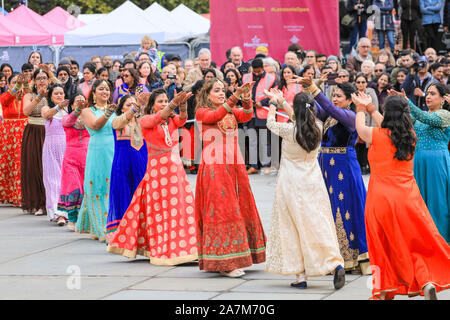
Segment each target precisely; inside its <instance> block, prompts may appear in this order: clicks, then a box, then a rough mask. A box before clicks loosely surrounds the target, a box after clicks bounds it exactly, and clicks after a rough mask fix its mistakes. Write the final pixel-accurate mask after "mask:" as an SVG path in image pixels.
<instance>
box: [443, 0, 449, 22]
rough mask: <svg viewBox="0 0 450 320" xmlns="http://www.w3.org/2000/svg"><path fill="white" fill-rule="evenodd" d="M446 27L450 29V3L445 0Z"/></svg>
mask: <svg viewBox="0 0 450 320" xmlns="http://www.w3.org/2000/svg"><path fill="white" fill-rule="evenodd" d="M444 27H450V1H448V0H445V4H444Z"/></svg>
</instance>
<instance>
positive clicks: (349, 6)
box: [347, 0, 372, 24]
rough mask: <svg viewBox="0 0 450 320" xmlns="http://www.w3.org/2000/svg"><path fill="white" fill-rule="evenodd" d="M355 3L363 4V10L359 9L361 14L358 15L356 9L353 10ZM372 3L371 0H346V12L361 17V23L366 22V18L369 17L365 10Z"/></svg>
mask: <svg viewBox="0 0 450 320" xmlns="http://www.w3.org/2000/svg"><path fill="white" fill-rule="evenodd" d="M357 4H363V5H364V10H363V11H361V14H360V15H359V16H358V11H357V10H355V6H356V5H357ZM371 4H372V0H348V2H347V13H349V14H352V15H354V16H355V17H356V18H359V17H361V21H360V23H361V24H365V23H367V18H368V17H369V14H368V13H367V10H368V9H369V7H370V6H371Z"/></svg>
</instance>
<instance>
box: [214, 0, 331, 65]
mask: <svg viewBox="0 0 450 320" xmlns="http://www.w3.org/2000/svg"><path fill="white" fill-rule="evenodd" d="M210 12H211V31H210V47H211V53H212V57H213V61H215V62H216V63H217V64H218V65H221V64H222V63H224V62H225V61H226V56H225V52H226V51H227V50H228V49H230V48H232V47H234V46H239V47H241V48H242V50H243V51H244V60H246V61H247V60H249V59H252V58H253V57H254V56H255V50H256V48H257V47H259V46H264V47H267V49H268V51H269V56H271V57H273V58H274V59H277V60H278V61H281V62H284V54H285V53H286V51H287V48H288V46H289V45H290V44H292V43H299V44H300V45H301V46H302V48H303V49H304V50H308V49H314V50H316V51H317V52H318V53H323V54H326V55H331V54H332V55H339V0H279V1H274V0H210Z"/></svg>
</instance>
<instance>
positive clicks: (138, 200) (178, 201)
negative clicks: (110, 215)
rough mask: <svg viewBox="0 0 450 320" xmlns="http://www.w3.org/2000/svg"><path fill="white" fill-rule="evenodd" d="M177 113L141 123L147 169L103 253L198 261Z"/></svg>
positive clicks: (149, 117) (175, 261)
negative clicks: (181, 154) (145, 145)
mask: <svg viewBox="0 0 450 320" xmlns="http://www.w3.org/2000/svg"><path fill="white" fill-rule="evenodd" d="M185 123H186V120H181V119H180V117H179V116H178V115H175V116H174V117H170V118H169V121H168V122H166V121H164V120H163V119H162V118H161V116H160V113H156V114H152V115H146V116H144V117H143V118H142V120H141V127H142V133H143V134H144V138H145V141H146V143H147V149H148V163H147V171H146V173H145V175H144V179H143V180H142V181H141V183H140V184H139V186H138V187H137V189H136V192H135V193H134V195H133V198H132V200H131V204H130V206H129V207H128V210H127V211H126V212H125V214H124V216H123V218H122V221H121V222H120V225H119V227H118V229H117V231H116V234H115V236H114V238H113V240H112V241H111V242H110V243H109V245H108V248H107V251H108V252H112V253H116V254H121V255H123V256H125V257H128V258H135V257H136V255H137V254H139V255H143V256H146V257H149V258H150V263H152V264H155V265H176V264H180V263H186V262H189V261H194V260H196V259H197V233H196V224H195V212H194V194H193V191H192V187H191V186H190V184H189V181H188V180H187V176H186V173H185V171H184V168H183V164H182V162H181V159H180V152H179V148H178V141H179V135H178V128H180V127H182V126H183V125H184V124H185Z"/></svg>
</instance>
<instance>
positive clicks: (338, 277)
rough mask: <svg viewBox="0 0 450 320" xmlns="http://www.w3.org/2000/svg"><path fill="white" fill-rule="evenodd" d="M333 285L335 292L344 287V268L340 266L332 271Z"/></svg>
mask: <svg viewBox="0 0 450 320" xmlns="http://www.w3.org/2000/svg"><path fill="white" fill-rule="evenodd" d="M333 283H334V288H335V289H336V290H338V289H340V288H342V287H343V286H344V285H345V270H344V268H342V266H338V267H337V268H336V269H335V270H334V279H333Z"/></svg>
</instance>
